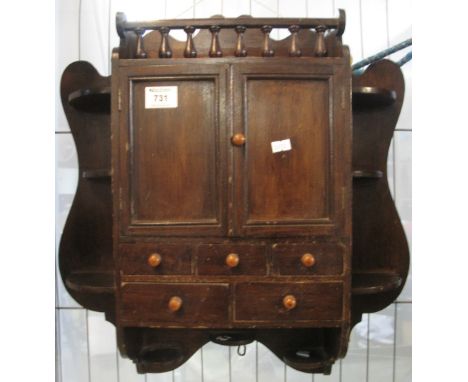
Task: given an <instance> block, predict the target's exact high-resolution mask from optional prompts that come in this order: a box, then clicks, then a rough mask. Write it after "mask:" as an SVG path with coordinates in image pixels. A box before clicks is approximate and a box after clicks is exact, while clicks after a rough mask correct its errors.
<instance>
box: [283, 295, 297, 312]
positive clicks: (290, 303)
mask: <svg viewBox="0 0 468 382" xmlns="http://www.w3.org/2000/svg"><path fill="white" fill-rule="evenodd" d="M296 304H297V301H296V297H294V296H293V295H292V294H288V295H287V296H284V298H283V306H284V307H285V308H286V309H287V310H291V309H294V308H295V307H296Z"/></svg>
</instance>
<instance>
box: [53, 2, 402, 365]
mask: <svg viewBox="0 0 468 382" xmlns="http://www.w3.org/2000/svg"><path fill="white" fill-rule="evenodd" d="M273 29H282V30H285V31H287V33H289V35H288V37H286V38H284V39H282V40H274V39H272V38H271V37H270V34H271V33H272V30H273ZM174 30H182V31H184V32H185V34H186V40H185V41H179V40H176V39H174V38H173V37H172V36H171V34H170V32H171V31H174ZM344 30H345V13H344V11H341V10H340V12H339V17H337V18H294V19H292V18H291V19H288V18H252V17H248V16H240V17H238V18H232V19H228V18H222V17H213V18H209V19H186V20H182V19H178V20H159V21H150V22H128V21H127V20H126V18H125V15H124V14H122V13H118V14H117V33H118V35H119V37H120V45H119V46H118V47H116V48H114V50H113V52H112V75H111V76H110V77H101V76H100V75H99V74H98V73H97V71H96V70H95V69H94V68H93V67H92V66H91V65H90V64H89V63H87V62H84V61H78V62H74V63H72V64H71V65H69V66H68V67H67V68H66V70H65V71H64V73H63V76H62V81H61V98H62V103H63V107H64V110H65V113H66V116H67V118H68V122H69V124H70V128H71V132H72V134H73V138H74V140H75V143H76V147H77V151H78V158H79V171H80V179H79V185H78V190H77V193H76V197H75V199H74V202H73V206H72V209H71V212H70V215H69V217H68V220H67V223H66V226H65V229H64V233H63V236H62V240H61V244H60V252H59V259H60V272H61V276H62V278H63V280H64V283H65V285H66V287H67V290H68V291H69V293H70V294H71V295H72V296H73V298H75V299H76V301H78V302H79V303H80V304H82V305H83V306H84V307H86V308H87V309H92V310H96V311H100V312H105V315H106V319H107V320H108V321H110V322H112V323H113V324H114V325H115V327H116V330H117V340H118V346H119V350H120V352H121V353H122V354H123V355H125V356H126V357H128V358H130V359H131V360H133V361H134V362H135V364H136V367H137V370H138V372H140V373H157V372H165V371H168V370H173V369H175V368H177V367H179V366H180V365H182V364H183V363H184V362H186V361H187V360H188V359H189V358H190V357H191V356H192V355H193V354H194V352H196V351H197V350H198V349H199V348H200V347H201V346H203V345H204V344H205V343H207V342H208V341H213V342H215V343H217V344H220V345H225V346H236V347H238V346H242V345H245V344H248V343H250V342H252V341H259V342H261V343H263V344H264V345H265V346H266V347H268V348H269V349H270V350H271V351H272V352H273V353H274V354H276V355H277V356H278V357H279V358H280V359H281V360H283V361H284V362H285V363H286V364H287V365H289V366H290V367H292V368H295V369H297V370H300V371H304V372H309V373H325V374H329V373H330V372H331V368H332V366H333V364H334V363H335V362H336V361H337V360H338V359H340V358H342V357H344V356H345V355H346V350H347V346H348V342H349V335H350V331H351V329H352V328H353V326H354V325H356V324H357V323H358V322H359V321H360V320H361V316H362V314H363V313H369V312H375V311H377V310H380V309H382V308H384V307H385V306H387V305H389V304H390V303H392V302H393V301H394V300H395V299H396V297H397V296H398V294H399V293H400V291H401V289H402V288H403V285H404V282H405V279H406V276H407V273H408V263H409V254H408V245H407V242H406V239H405V235H404V233H403V229H402V226H401V224H400V220H399V218H398V215H397V212H396V209H395V205H394V203H393V200H392V198H391V196H390V192H389V185H388V182H387V169H386V158H387V154H388V149H389V145H390V140H391V138H392V134H393V131H394V128H395V125H396V122H397V119H398V115H399V113H400V109H401V106H402V101H403V96H404V82H403V77H402V73H401V70H400V68H399V66H398V65H397V64H395V63H393V62H391V61H388V60H380V61H378V62H375V63H372V64H371V65H370V66H369V67H368V68H367V69H366V70H365V71H364V73H359V74H356V75H353V73H352V68H351V63H350V55H349V49H348V47H347V46H345V45H343V43H342V35H343V33H344ZM238 351H239V354H244V353H243V352H242V351H240V349H238Z"/></svg>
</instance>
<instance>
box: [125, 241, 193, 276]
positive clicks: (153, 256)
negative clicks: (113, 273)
mask: <svg viewBox="0 0 468 382" xmlns="http://www.w3.org/2000/svg"><path fill="white" fill-rule="evenodd" d="M192 251H193V250H192V246H190V245H183V244H159V243H136V244H120V246H119V256H120V268H121V270H122V272H123V274H124V275H189V274H191V269H192V267H191V261H192Z"/></svg>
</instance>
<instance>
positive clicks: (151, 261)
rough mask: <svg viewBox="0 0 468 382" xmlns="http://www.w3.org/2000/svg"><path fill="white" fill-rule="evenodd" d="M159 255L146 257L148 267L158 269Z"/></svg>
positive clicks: (153, 254) (154, 254)
mask: <svg viewBox="0 0 468 382" xmlns="http://www.w3.org/2000/svg"><path fill="white" fill-rule="evenodd" d="M161 260H162V258H161V255H160V254H159V253H152V254H151V255H149V256H148V265H149V266H150V267H153V268H157V267H159V264H161Z"/></svg>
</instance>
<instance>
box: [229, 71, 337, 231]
mask: <svg viewBox="0 0 468 382" xmlns="http://www.w3.org/2000/svg"><path fill="white" fill-rule="evenodd" d="M334 70H335V69H334V68H333V67H328V68H324V67H323V66H322V67H314V66H313V65H308V66H306V65H301V64H298V65H297V66H295V67H294V69H292V68H291V67H290V66H289V67H288V68H285V67H283V66H274V65H272V66H268V65H265V66H264V67H263V68H258V67H255V66H253V65H248V64H246V65H244V66H239V67H238V68H236V69H235V76H234V78H235V79H236V80H235V83H236V84H237V85H238V87H237V89H236V92H235V98H234V99H235V101H234V116H235V120H234V131H233V134H243V136H244V138H245V142H244V144H243V145H235V144H233V152H234V154H233V157H234V168H235V170H234V187H235V194H236V198H235V211H236V224H235V232H236V234H241V235H271V234H275V235H278V234H279V235H281V234H284V235H290V234H295V235H311V234H312V235H322V234H324V235H330V234H335V233H336V227H337V208H336V206H337V201H339V200H340V195H342V192H343V190H344V188H343V178H342V177H341V175H340V171H337V169H339V168H342V167H343V166H344V165H345V161H344V159H345V158H344V157H343V156H342V155H340V154H339V153H337V141H336V137H337V135H340V134H343V132H339V130H338V128H337V127H338V125H339V124H342V122H341V121H342V113H343V112H344V110H340V107H339V105H340V103H342V102H341V99H342V95H344V94H345V93H344V92H342V91H343V87H339V88H337V85H336V84H335V81H334V75H335V73H334ZM337 121H338V123H337Z"/></svg>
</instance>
